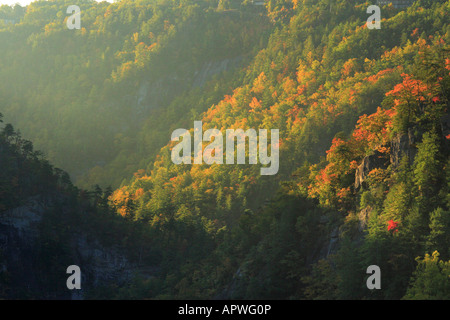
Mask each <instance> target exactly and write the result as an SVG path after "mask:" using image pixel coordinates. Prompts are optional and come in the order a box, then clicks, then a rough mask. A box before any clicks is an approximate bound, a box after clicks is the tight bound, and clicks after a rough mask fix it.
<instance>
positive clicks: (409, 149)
mask: <svg viewBox="0 0 450 320" xmlns="http://www.w3.org/2000/svg"><path fill="white" fill-rule="evenodd" d="M416 143H417V139H416V137H415V136H414V133H413V131H412V129H409V130H408V133H402V134H397V136H395V137H394V139H392V141H391V159H390V161H391V165H392V166H393V167H394V168H397V167H398V166H399V164H400V160H401V159H402V157H403V156H406V157H408V161H409V164H410V165H412V163H413V162H414V158H415V156H416V154H417V148H416Z"/></svg>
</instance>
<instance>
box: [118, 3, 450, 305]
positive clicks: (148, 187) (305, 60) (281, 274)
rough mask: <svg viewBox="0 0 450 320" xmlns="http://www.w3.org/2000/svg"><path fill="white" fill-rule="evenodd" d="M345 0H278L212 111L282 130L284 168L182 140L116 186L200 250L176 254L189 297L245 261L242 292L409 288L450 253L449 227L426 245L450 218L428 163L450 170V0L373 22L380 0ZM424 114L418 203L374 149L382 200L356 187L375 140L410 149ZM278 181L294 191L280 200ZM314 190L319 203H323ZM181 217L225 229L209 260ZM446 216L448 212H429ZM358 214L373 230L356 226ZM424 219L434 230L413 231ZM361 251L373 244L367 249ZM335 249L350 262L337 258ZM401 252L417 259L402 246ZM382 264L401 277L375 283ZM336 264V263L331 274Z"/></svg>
mask: <svg viewBox="0 0 450 320" xmlns="http://www.w3.org/2000/svg"><path fill="white" fill-rule="evenodd" d="M329 5H330V3H329V2H328V1H319V2H318V3H315V4H313V3H310V2H308V1H303V2H300V1H295V2H293V3H291V2H289V1H277V2H271V3H270V4H269V5H268V10H269V12H268V15H269V16H270V17H271V18H272V21H273V23H274V24H275V28H274V31H273V33H272V35H271V37H270V39H269V42H268V46H267V48H265V49H263V50H261V51H260V52H259V53H258V55H257V56H256V58H255V59H254V61H253V63H252V64H251V65H250V67H249V68H248V70H247V74H246V77H245V78H244V79H243V82H242V84H241V85H240V86H239V87H236V88H235V89H234V91H233V94H230V95H227V96H225V98H224V99H223V100H222V101H220V102H219V103H217V104H215V105H213V106H212V107H211V108H210V109H209V110H208V111H207V112H205V113H204V114H202V115H201V118H200V119H199V120H202V123H203V132H205V131H206V130H207V129H210V128H217V129H219V130H225V129H233V128H234V129H239V128H240V129H244V130H246V129H248V128H268V129H270V128H276V129H279V130H280V140H281V142H280V170H279V173H278V174H277V175H276V176H261V175H260V174H259V166H258V165H239V166H233V165H225V164H223V165H218V164H213V165H206V164H203V165H175V164H174V163H173V162H172V161H171V149H172V148H173V147H174V145H175V144H174V143H172V144H169V145H168V146H166V147H164V148H163V149H162V150H161V152H160V155H159V157H158V159H157V161H156V162H155V163H154V164H153V165H152V167H151V169H152V170H151V171H150V172H148V171H147V172H145V170H142V171H140V172H138V173H136V174H135V178H134V181H133V182H132V183H131V184H129V185H126V186H123V187H122V188H120V189H119V190H117V191H115V192H114V194H113V195H112V197H111V201H112V203H113V205H115V206H116V207H117V209H118V212H119V213H120V214H121V215H123V216H127V217H129V218H131V219H134V220H137V221H144V222H145V223H149V224H150V225H153V226H155V227H157V228H160V229H163V230H165V232H167V234H168V235H170V238H169V239H168V241H169V242H168V243H170V246H169V248H170V249H171V250H172V251H174V252H176V256H177V259H178V261H183V262H184V263H185V264H184V265H182V266H181V267H180V268H178V267H175V265H174V264H173V265H171V266H168V271H167V272H168V274H167V278H166V279H168V278H171V279H172V278H173V277H175V278H177V279H179V280H178V281H179V282H177V285H176V286H175V288H174V287H170V288H168V289H167V290H168V291H169V292H171V294H172V295H173V296H174V297H177V298H183V297H211V296H214V295H219V296H221V294H222V291H221V290H222V288H224V287H226V286H228V285H229V283H230V282H231V279H232V278H233V276H236V277H238V278H241V280H240V281H239V282H240V284H239V286H240V289H239V290H237V289H236V286H238V284H237V283H236V282H233V283H234V285H233V286H232V287H233V288H234V289H233V290H232V293H230V292H229V293H228V294H226V295H225V296H227V297H230V295H231V297H239V298H291V297H296V298H305V297H307V298H318V297H324V296H325V297H328V298H394V299H399V298H401V297H403V296H404V295H405V293H406V289H407V287H408V284H409V281H410V280H411V279H412V278H411V275H412V272H413V270H414V268H415V266H416V262H415V261H414V259H415V258H416V257H417V256H419V255H420V256H424V254H425V253H426V252H429V253H430V254H431V253H432V252H433V251H434V250H440V251H439V252H440V254H441V255H442V257H443V258H444V259H447V258H448V252H441V251H442V250H444V251H445V246H444V247H443V242H441V241H443V240H442V239H441V240H439V241H440V242H439V243H437V242H436V243H433V244H426V243H427V241H428V240H426V239H430V237H435V236H436V235H433V234H434V232H438V231H437V230H436V229H433V228H440V229H439V230H441V231H439V232H443V234H448V231H449V225H448V220H447V218H446V217H447V216H448V203H447V195H448V186H447V184H446V182H445V181H446V180H445V179H447V178H445V179H444V178H443V177H441V178H442V179H439V183H437V181H435V180H433V179H431V178H425V177H426V176H427V174H428V173H425V171H422V170H426V169H424V168H426V166H427V165H430V166H431V165H432V163H433V165H432V167H433V168H434V169H433V170H436V171H434V172H448V171H447V168H448V147H446V142H445V141H446V139H447V138H446V137H447V134H448V133H445V132H444V131H443V130H442V127H443V122H442V119H443V118H444V117H445V114H447V113H448V98H449V96H448V85H449V84H448V71H447V69H446V68H447V67H448V59H449V56H448V52H449V51H448V44H447V43H448V41H449V38H448V37H449V35H450V33H449V29H448V28H449V25H448V18H447V16H446V12H447V11H448V3H447V2H445V1H442V2H434V3H433V4H431V3H428V2H421V1H416V2H415V4H414V5H413V6H411V7H410V8H408V9H407V10H405V11H401V10H396V9H394V8H392V7H386V8H385V9H384V11H383V13H384V16H383V18H384V19H386V20H383V27H382V28H381V29H380V30H369V29H367V28H366V26H365V22H366V21H365V19H366V18H367V14H366V12H365V10H366V8H367V4H366V3H360V4H357V5H354V4H351V3H349V2H347V1H342V2H338V3H337V4H336V6H333V9H332V10H327V9H329V8H330V6H329ZM430 17H433V18H430ZM430 19H432V20H433V23H430V21H431V20H430ZM393 34H394V35H396V36H392V35H393ZM367 114H368V115H369V116H368V115H367ZM187 128H188V129H189V128H192V125H191V126H187ZM410 128H412V129H413V130H414V132H415V133H414V135H415V136H417V137H416V138H415V141H414V148H416V147H417V148H418V151H417V154H422V156H419V155H418V156H417V157H413V156H412V157H411V168H410V169H408V170H409V171H407V172H408V173H405V171H404V172H403V174H411V175H412V176H413V177H415V178H413V180H414V186H412V185H411V186H410V187H411V188H412V189H408V191H401V192H403V193H405V192H412V193H411V199H413V198H414V197H417V199H416V201H417V202H416V201H411V202H409V203H406V202H405V203H397V202H396V200H397V196H398V194H397V193H398V192H400V191H399V190H400V189H401V188H403V182H400V181H399V180H396V179H398V178H397V177H398V173H397V172H396V170H395V168H396V167H395V166H394V165H392V166H390V167H389V169H388V165H389V164H386V166H385V167H384V166H379V165H373V164H371V165H368V169H364V170H365V171H364V172H366V173H364V175H361V174H359V180H360V182H361V181H364V188H366V187H367V185H369V186H370V187H369V189H371V190H372V189H373V191H371V192H372V193H375V194H376V199H377V200H376V202H377V204H378V206H377V207H375V206H374V204H373V203H372V202H369V203H370V206H368V204H369V203H368V202H367V201H368V198H370V199H373V198H372V197H374V195H373V194H372V195H371V196H369V193H367V191H366V189H362V191H361V189H360V188H359V189H358V190H355V188H354V185H355V174H356V171H357V168H358V166H359V165H360V164H361V162H362V161H363V159H366V160H365V161H366V162H367V161H371V162H372V163H373V162H374V160H373V158H371V160H370V159H368V158H365V157H366V156H370V155H371V153H373V152H381V153H382V154H383V156H385V157H387V159H389V158H390V157H392V158H395V159H400V158H401V154H402V152H407V150H406V149H405V148H404V147H401V148H398V147H397V149H395V148H396V147H395V146H396V142H395V141H399V140H402V139H404V138H402V137H403V136H404V134H405V132H406V133H407V132H408V130H409V129H410ZM419 132H420V136H419V135H418V133H419ZM191 134H192V131H191ZM422 137H423V139H424V140H422ZM425 137H426V139H425ZM430 139H431V140H430ZM391 141H392V142H391ZM391 144H392V150H391V151H389V148H390V146H391ZM205 145H206V143H205V144H204V146H205ZM330 145H331V148H330ZM427 148H432V150H435V151H433V153H432V155H430V156H429V157H428V158H427V156H425V155H424V153H426V151H423V150H425V149H427ZM420 150H422V151H420ZM434 155H436V156H438V155H439V156H438V158H439V159H438V158H433V157H434ZM393 162H394V163H395V162H398V161H397V160H395V161H394V160H393ZM424 163H429V164H427V165H424ZM361 165H363V167H364V164H361ZM419 168H422V169H419ZM374 169H378V170H374ZM382 169H383V170H385V169H388V171H382ZM361 170H362V169H361ZM361 170H360V171H359V172H361ZM375 172H377V174H378V175H377V176H374V177H373V178H371V176H372V175H374V174H375ZM367 174H369V176H370V179H369V178H368V177H367ZM420 177H422V178H420ZM368 179H369V180H370V181H369V180H368ZM371 179H375V181H372V180H371ZM421 179H422V180H421ZM419 180H420V182H419ZM368 181H369V182H368ZM388 181H389V182H388ZM411 183H412V182H411ZM423 183H424V184H425V185H427V188H430V189H429V191H427V192H430V194H435V195H439V196H438V198H433V200H432V201H426V203H424V202H422V201H423V200H420V199H426V198H427V197H428V196H425V195H424V194H423V192H424V191H423V190H424V185H423ZM383 186H384V187H383ZM430 186H433V187H430ZM417 188H418V189H417ZM277 190H278V191H279V199H276V200H275V201H274V202H273V203H272V204H271V205H269V207H267V208H265V204H267V202H266V201H267V200H269V199H271V198H273V194H274V192H276V191H277ZM409 190H410V191H409ZM413 190H415V191H413ZM417 190H419V191H418V193H417V194H416V193H415V192H417ZM360 198H361V201H362V202H361V204H360ZM310 199H313V200H314V199H315V200H316V201H317V202H315V203H314V202H313V204H311V203H310V201H311V200H310ZM371 201H372V200H371ZM373 201H375V200H373ZM261 207H263V208H262V209H261ZM393 208H399V209H393ZM392 210H394V211H392ZM395 210H401V212H403V213H400V212H397V213H395V212H396V211H395ZM411 210H412V211H411ZM436 210H438V211H437V212H436ZM440 210H442V211H440ZM406 212H415V213H414V214H411V215H409V214H406ZM433 212H435V213H433ZM438 212H439V213H438ZM358 215H359V216H360V218H358ZM416 215H419V216H420V217H421V218H420V219H419V218H415V216H416ZM400 216H402V217H403V218H404V219H408V220H410V222H409V223H410V224H411V225H410V226H409V227H405V233H402V232H401V231H399V233H398V234H397V233H395V235H394V236H395V237H397V236H398V237H401V239H400V238H393V239H390V240H389V241H387V240H386V241H387V242H385V243H384V244H383V245H382V244H381V243H380V242H379V241H382V240H379V239H385V238H386V237H389V236H390V235H392V230H397V227H394V226H398V224H395V223H400ZM406 216H409V218H406ZM417 219H418V220H417ZM430 219H431V220H430ZM181 221H183V222H184V221H186V222H189V223H191V224H193V225H194V226H196V228H199V229H204V230H206V231H207V233H208V236H209V237H210V239H211V241H212V242H213V243H214V245H213V247H211V248H210V247H209V246H206V245H205V247H203V248H202V252H205V250H210V251H208V252H210V253H209V255H208V258H206V259H204V260H203V262H202V263H201V264H199V263H194V264H193V263H192V261H191V260H190V259H189V258H187V257H186V255H185V253H184V250H185V248H192V246H194V245H195V244H196V240H195V239H192V238H191V237H190V236H189V233H185V232H184V230H179V229H177V228H176V227H174V226H175V225H176V224H177V223H179V222H181ZM375 221H376V223H375ZM390 221H392V222H390ZM432 221H434V222H432ZM394 222H395V223H394ZM372 223H375V224H372ZM388 223H390V224H389V226H390V227H389V228H388ZM433 223H435V224H437V225H439V227H429V224H433ZM358 225H360V231H357V230H358V227H356V229H354V226H358ZM413 225H414V227H413ZM430 228H431V229H430ZM339 229H340V230H341V231H340V232H339ZM355 230H356V231H355ZM375 230H378V231H375ZM406 230H408V231H406ZM433 230H434V231H433ZM377 232H380V233H377ZM412 234H414V235H415V237H418V238H420V240H417V242H415V241H411V240H407V239H411V238H408V237H411V235H412ZM400 235H401V236H400ZM336 237H339V239H340V241H339V245H338V246H336ZM330 238H331V241H330ZM374 239H377V240H374ZM445 239H447V238H445ZM383 241H384V240H383ZM361 243H362V244H361ZM388 243H389V244H388ZM394 243H395V245H394ZM413 243H414V244H413ZM408 244H409V245H411V247H410V248H409V249H408V250H406V249H405V246H408ZM378 246H379V248H378V249H377V247H378ZM389 246H390V249H389V250H387V249H386V248H387V247H389ZM338 248H340V249H339V251H338ZM383 249H386V250H385V251H384V252H381V253H380V250H383ZM353 250H361V251H356V252H358V253H357V254H356V255H355V256H352V255H351V252H353ZM374 250H375V251H374ZM174 252H172V253H171V255H172V256H173V255H174V254H175V253H174ZM373 252H377V253H376V254H374V255H372V253H373ZM332 254H334V255H337V258H335V259H337V260H338V261H339V264H338V266H339V267H338V269H337V270H336V269H333V268H335V267H333V266H335V265H336V262H334V260H331V256H332ZM398 256H401V257H402V259H403V260H395V257H398ZM327 257H330V259H328V260H321V259H325V258H327ZM319 261H320V262H319ZM316 263H318V264H316ZM371 264H380V265H382V267H383V268H384V269H386V270H389V271H387V273H386V277H385V278H384V279H385V280H384V281H386V282H383V283H387V286H388V288H386V290H384V291H382V292H378V294H374V293H373V292H370V291H368V290H367V288H365V287H364V284H365V282H364V277H365V276H366V273H365V268H367V267H368V266H369V265H371ZM199 265H202V267H201V269H199ZM244 266H245V268H244ZM313 266H314V267H313ZM171 268H174V270H176V271H171ZM329 268H331V270H333V272H330V275H326V274H325V272H326V271H327V270H329ZM396 268H397V269H396ZM237 270H238V271H237ZM236 271H237V273H236ZM180 272H181V274H180ZM311 272H312V273H311ZM396 272H398V273H400V275H397V276H396V274H395V273H396ZM316 274H319V275H320V277H317V276H316ZM321 277H322V278H321ZM200 279H202V280H200ZM242 279H244V280H242ZM311 279H313V280H311ZM320 285H323V287H320V288H316V286H320ZM330 288H334V290H333V289H330ZM325 290H329V292H326V293H325V292H323V291H325ZM364 290H366V291H364Z"/></svg>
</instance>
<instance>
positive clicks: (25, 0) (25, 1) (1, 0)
mask: <svg viewBox="0 0 450 320" xmlns="http://www.w3.org/2000/svg"><path fill="white" fill-rule="evenodd" d="M34 1H36V0H0V5H4V4H7V5H9V6H13V5H15V4H16V3H18V4H20V5H21V6H22V7H24V6H26V5H29V4H30V3H31V2H34ZM96 1H97V2H102V1H103V0H102V1H99V0H96ZM105 1H108V2H114V0H105Z"/></svg>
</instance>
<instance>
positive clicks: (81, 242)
mask: <svg viewBox="0 0 450 320" xmlns="http://www.w3.org/2000/svg"><path fill="white" fill-rule="evenodd" d="M46 210H47V207H46V204H45V203H43V201H42V200H40V199H38V198H34V199H30V200H29V201H28V202H27V203H25V204H24V205H23V206H21V207H18V208H14V209H11V210H8V211H5V212H2V213H0V287H1V286H2V279H8V280H7V283H8V287H9V289H8V292H6V295H7V296H10V297H11V298H23V297H25V298H26V297H27V296H29V295H31V296H32V297H35V294H36V292H39V293H40V292H42V297H40V298H42V299H49V298H50V299H75V300H79V299H83V298H84V296H85V292H86V289H89V288H93V287H96V286H99V285H103V284H108V285H111V284H116V285H118V286H120V285H123V284H125V283H127V282H128V281H130V280H131V278H132V276H133V275H134V273H135V271H136V266H135V265H133V264H132V263H130V262H129V261H128V259H127V258H126V256H125V254H124V253H122V252H121V251H120V250H119V249H118V248H112V247H104V246H102V245H101V244H100V243H99V242H98V241H97V240H92V239H88V237H87V235H86V234H83V233H82V232H76V233H73V234H72V235H71V236H70V240H69V244H68V245H69V248H68V250H67V251H68V252H69V253H70V254H69V255H70V257H69V258H68V261H70V264H73V265H77V266H79V267H80V270H81V290H77V289H74V290H69V289H67V287H66V283H65V282H64V281H62V282H63V283H57V284H54V286H55V288H58V289H56V291H52V290H53V289H52V288H48V287H43V281H42V279H39V275H43V274H45V275H47V274H48V270H46V269H45V268H46V267H45V266H43V263H42V261H43V260H42V256H41V252H40V250H39V248H40V247H39V242H40V241H41V239H40V224H41V222H42V219H43V215H44V213H45V211H46ZM52 254H53V252H52ZM70 264H69V265H70ZM69 265H67V266H56V269H57V270H60V271H61V274H60V275H58V277H59V278H61V279H67V278H68V277H69V276H70V274H66V273H65V272H66V269H67V267H68V266H69ZM52 270H55V268H53V269H52ZM50 276H51V277H54V276H55V275H50ZM58 277H55V278H58ZM0 294H5V292H2V290H1V288H0Z"/></svg>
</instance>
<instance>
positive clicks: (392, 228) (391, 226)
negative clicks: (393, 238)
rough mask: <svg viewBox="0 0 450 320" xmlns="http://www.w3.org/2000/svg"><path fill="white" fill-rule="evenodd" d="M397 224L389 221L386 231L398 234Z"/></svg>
mask: <svg viewBox="0 0 450 320" xmlns="http://www.w3.org/2000/svg"><path fill="white" fill-rule="evenodd" d="M397 228H398V222H397V221H394V220H392V219H391V220H389V221H388V231H392V233H396V232H398V229H397Z"/></svg>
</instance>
